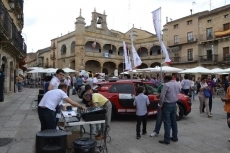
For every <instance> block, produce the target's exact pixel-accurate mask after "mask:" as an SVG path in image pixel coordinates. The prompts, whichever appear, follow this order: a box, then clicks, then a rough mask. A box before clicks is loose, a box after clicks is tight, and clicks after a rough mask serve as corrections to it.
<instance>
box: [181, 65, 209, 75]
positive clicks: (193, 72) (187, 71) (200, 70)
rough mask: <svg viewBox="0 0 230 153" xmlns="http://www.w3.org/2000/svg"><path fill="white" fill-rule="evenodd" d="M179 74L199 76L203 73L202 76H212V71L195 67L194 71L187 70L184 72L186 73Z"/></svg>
mask: <svg viewBox="0 0 230 153" xmlns="http://www.w3.org/2000/svg"><path fill="white" fill-rule="evenodd" d="M179 73H183V74H189V73H191V74H197V73H201V74H211V73H212V71H211V70H209V69H207V68H204V67H202V66H198V67H194V68H192V69H187V70H184V71H181V72H179Z"/></svg>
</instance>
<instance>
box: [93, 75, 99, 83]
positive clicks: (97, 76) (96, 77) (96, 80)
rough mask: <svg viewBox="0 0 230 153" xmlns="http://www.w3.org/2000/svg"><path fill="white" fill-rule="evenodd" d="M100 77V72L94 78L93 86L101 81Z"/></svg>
mask: <svg viewBox="0 0 230 153" xmlns="http://www.w3.org/2000/svg"><path fill="white" fill-rule="evenodd" d="M98 79H100V74H96V75H95V76H94V78H93V86H95V85H97V83H98V82H99V81H98Z"/></svg>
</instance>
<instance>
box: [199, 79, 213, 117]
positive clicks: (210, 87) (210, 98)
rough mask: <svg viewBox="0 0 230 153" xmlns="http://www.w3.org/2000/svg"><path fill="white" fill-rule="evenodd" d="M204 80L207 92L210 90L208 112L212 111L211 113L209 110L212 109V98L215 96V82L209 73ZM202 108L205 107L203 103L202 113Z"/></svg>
mask: <svg viewBox="0 0 230 153" xmlns="http://www.w3.org/2000/svg"><path fill="white" fill-rule="evenodd" d="M206 82H207V84H208V87H209V92H210V97H209V111H210V114H211V115H212V113H211V111H212V99H214V98H215V83H214V81H213V80H212V76H211V75H208V79H207V81H206ZM204 109H205V104H204V105H203V109H202V112H203V113H204Z"/></svg>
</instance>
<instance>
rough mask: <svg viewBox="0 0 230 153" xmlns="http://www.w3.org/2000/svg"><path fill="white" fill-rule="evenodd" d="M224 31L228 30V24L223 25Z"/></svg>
mask: <svg viewBox="0 0 230 153" xmlns="http://www.w3.org/2000/svg"><path fill="white" fill-rule="evenodd" d="M223 28H224V31H225V30H228V29H230V23H226V24H223Z"/></svg>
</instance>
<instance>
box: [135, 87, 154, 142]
mask: <svg viewBox="0 0 230 153" xmlns="http://www.w3.org/2000/svg"><path fill="white" fill-rule="evenodd" d="M144 92H145V90H144V87H142V86H139V87H138V88H137V96H136V97H135V99H134V102H133V105H134V106H136V116H137V125H136V136H137V137H136V138H137V139H140V138H141V135H140V126H141V123H142V135H145V134H146V133H147V131H146V125H147V113H148V111H147V106H148V105H149V104H150V103H149V98H148V96H146V95H144Z"/></svg>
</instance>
